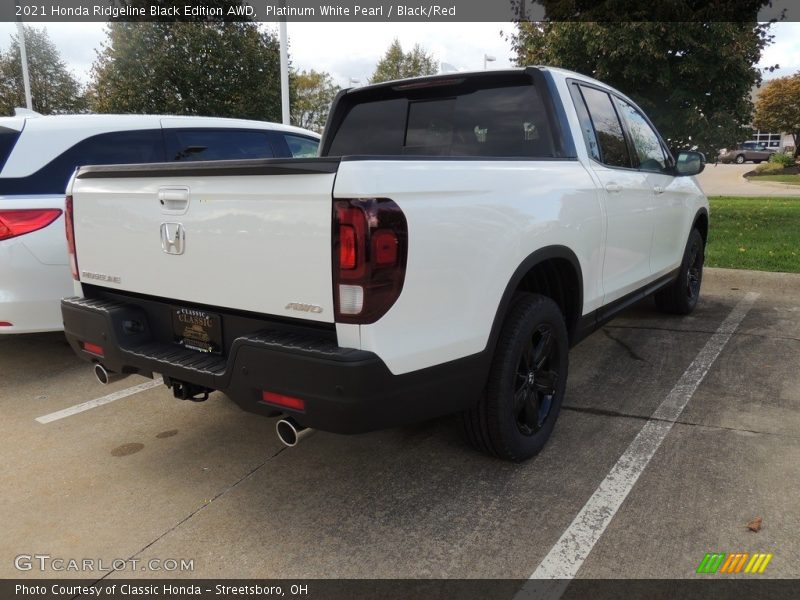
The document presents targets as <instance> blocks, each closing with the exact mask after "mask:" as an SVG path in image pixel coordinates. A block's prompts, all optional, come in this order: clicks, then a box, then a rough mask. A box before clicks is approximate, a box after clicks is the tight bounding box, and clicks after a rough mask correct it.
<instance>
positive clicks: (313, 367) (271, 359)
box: [61, 298, 489, 433]
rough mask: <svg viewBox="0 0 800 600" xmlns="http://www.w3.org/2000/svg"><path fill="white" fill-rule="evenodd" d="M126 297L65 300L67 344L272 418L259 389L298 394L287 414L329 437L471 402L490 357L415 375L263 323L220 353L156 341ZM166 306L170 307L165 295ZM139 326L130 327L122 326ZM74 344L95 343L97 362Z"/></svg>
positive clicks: (114, 365)
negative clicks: (297, 407) (215, 393)
mask: <svg viewBox="0 0 800 600" xmlns="http://www.w3.org/2000/svg"><path fill="white" fill-rule="evenodd" d="M152 304H153V303H152V302H150V303H149V305H148V306H147V311H146V310H145V308H143V306H140V305H138V303H137V302H136V301H135V300H133V301H131V302H124V301H118V300H109V299H105V298H65V299H64V300H62V301H61V307H62V315H63V317H64V329H65V333H66V336H67V340H68V341H69V343H70V345H71V346H72V348H73V349H74V350H75V352H76V353H77V354H78V355H79V356H80V357H81V358H82V359H84V360H86V361H88V362H102V363H103V365H104V366H105V367H106V368H107V369H110V370H112V371H115V372H120V373H139V374H141V375H145V376H148V377H153V374H154V373H159V374H162V375H163V376H164V377H165V378H168V379H170V380H177V381H181V382H186V383H191V384H194V385H197V386H203V387H207V388H210V389H213V390H219V391H222V392H223V393H225V394H226V395H227V396H229V397H230V398H231V399H233V400H234V401H235V402H236V403H237V404H239V406H241V407H242V408H243V409H245V410H247V411H250V412H254V413H258V414H263V415H268V416H271V415H274V414H276V410H279V409H276V408H275V407H274V406H270V405H267V404H264V403H262V402H261V401H260V400H261V393H262V391H264V390H268V391H272V392H277V393H281V394H287V395H291V396H296V397H299V398H302V399H303V400H304V401H305V410H304V411H303V412H295V411H288V410H287V411H285V412H286V413H290V414H292V416H293V417H294V418H295V419H296V420H297V421H298V422H299V423H301V424H302V425H305V426H307V427H313V428H316V429H321V430H325V431H332V432H336V433H359V432H364V431H371V430H375V429H381V428H386V427H392V426H396V425H402V424H407V423H412V422H416V421H420V420H424V419H428V418H433V417H437V416H441V415H445V414H449V413H452V412H456V411H459V410H463V409H465V408H468V407H469V406H471V404H472V403H473V402H475V401H477V399H478V397H479V395H480V394H481V393H482V391H483V387H484V384H485V382H486V376H487V374H488V367H489V362H488V360H487V358H486V357H487V354H486V353H481V354H476V355H472V356H469V357H466V358H463V359H459V360H456V361H452V362H448V363H444V364H442V365H437V366H434V367H429V368H427V369H422V370H420V371H415V372H412V373H408V374H403V375H393V374H392V373H391V372H390V371H389V369H388V367H387V366H386V365H385V363H384V362H383V361H382V360H381V359H380V358H379V357H378V356H377V355H376V354H374V353H372V352H367V351H364V350H355V349H350V348H341V347H339V346H338V345H337V344H336V343H335V342H334V341H333V340H332V339H330V338H329V337H325V336H323V335H322V334H321V333H319V332H316V333H315V332H308V333H304V332H296V331H282V330H278V329H270V328H269V326H268V323H265V324H264V328H263V329H260V330H258V331H255V332H253V333H249V334H246V335H241V336H239V337H236V339H234V340H233V342H232V343H231V344H230V347H229V348H228V351H227V353H226V355H225V356H219V355H208V354H202V353H198V352H195V351H192V350H187V349H185V348H183V347H181V346H178V345H176V344H174V343H169V342H165V341H159V340H158V339H157V336H156V335H155V334H154V332H152V331H151V330H150V324H149V320H148V311H152ZM163 304H164V305H165V306H166V305H169V304H170V303H169V301H164V302H163ZM130 321H136V322H138V323H143V324H144V327H143V328H141V329H140V330H138V331H136V332H130V331H129V330H127V329H126V328H125V323H126V322H130ZM81 342H91V343H93V344H98V345H100V346H102V347H103V349H104V356H103V358H102V359H98V357H97V356H95V355H91V354H89V353H87V352H85V351H83V350H82V347H81Z"/></svg>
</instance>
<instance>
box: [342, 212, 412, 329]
mask: <svg viewBox="0 0 800 600" xmlns="http://www.w3.org/2000/svg"><path fill="white" fill-rule="evenodd" d="M407 254H408V224H407V223H406V218H405V215H404V214H403V211H401V210H400V207H399V206H397V204H395V203H394V202H393V201H392V200H389V199H388V198H358V199H351V200H335V201H334V205H333V257H334V258H333V286H334V289H333V304H334V308H335V312H336V321H338V322H340V323H357V324H367V323H374V322H375V321H377V320H378V319H380V318H381V317H382V316H383V315H385V314H386V312H387V311H388V310H389V309H390V308H391V307H392V305H393V304H394V303H395V301H396V300H397V298H398V297H399V296H400V292H401V291H402V289H403V281H404V280H405V275H406V257H407Z"/></svg>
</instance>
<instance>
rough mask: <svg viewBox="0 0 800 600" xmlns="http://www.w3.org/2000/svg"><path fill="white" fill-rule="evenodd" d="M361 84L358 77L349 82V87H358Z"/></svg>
mask: <svg viewBox="0 0 800 600" xmlns="http://www.w3.org/2000/svg"><path fill="white" fill-rule="evenodd" d="M359 83H361V80H360V79H359V78H358V77H351V78H350V80H349V81H348V82H347V84H348V85H353V86H356V87H357V86H358V84H359Z"/></svg>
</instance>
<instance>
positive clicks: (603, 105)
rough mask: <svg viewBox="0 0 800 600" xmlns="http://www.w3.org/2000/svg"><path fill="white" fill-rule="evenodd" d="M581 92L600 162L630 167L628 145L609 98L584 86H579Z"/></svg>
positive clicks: (613, 165)
mask: <svg viewBox="0 0 800 600" xmlns="http://www.w3.org/2000/svg"><path fill="white" fill-rule="evenodd" d="M581 92H582V93H583V97H584V98H585V99H586V107H587V108H588V110H589V116H590V117H591V119H592V125H594V130H595V134H596V135H597V141H598V143H599V146H600V156H601V160H602V162H603V163H604V164H606V165H608V166H610V167H630V166H631V159H630V155H629V154H628V144H627V143H626V142H625V135H624V134H623V133H622V124H621V123H620V122H619V117H618V116H617V111H616V110H614V105H613V104H612V103H611V97H610V96H609V95H608V94H607V93H606V92H602V91H600V90H598V89H595V88H590V87H586V86H581Z"/></svg>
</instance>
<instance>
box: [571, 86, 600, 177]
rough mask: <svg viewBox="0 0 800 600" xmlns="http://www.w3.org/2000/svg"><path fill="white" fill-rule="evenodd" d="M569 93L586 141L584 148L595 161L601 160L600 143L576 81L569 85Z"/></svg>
mask: <svg viewBox="0 0 800 600" xmlns="http://www.w3.org/2000/svg"><path fill="white" fill-rule="evenodd" d="M569 91H570V94H571V95H572V103H573V104H574V105H575V112H577V113H578V120H579V121H580V123H581V133H582V134H583V140H584V142H586V150H587V151H588V153H589V156H591V157H592V158H593V159H595V160H596V161H597V162H602V161H601V159H600V145H599V144H598V143H597V135H596V134H595V132H594V127H593V126H592V119H591V118H590V117H589V111H587V110H586V103H585V102H584V101H583V96H582V95H581V90H580V88H579V87H578V84H577V83H573V84H572V85H570V86H569Z"/></svg>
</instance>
